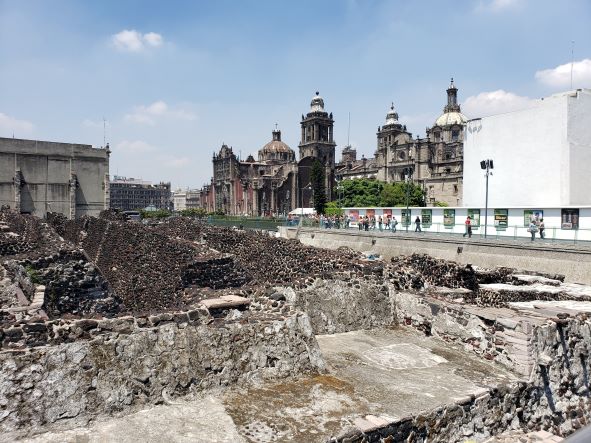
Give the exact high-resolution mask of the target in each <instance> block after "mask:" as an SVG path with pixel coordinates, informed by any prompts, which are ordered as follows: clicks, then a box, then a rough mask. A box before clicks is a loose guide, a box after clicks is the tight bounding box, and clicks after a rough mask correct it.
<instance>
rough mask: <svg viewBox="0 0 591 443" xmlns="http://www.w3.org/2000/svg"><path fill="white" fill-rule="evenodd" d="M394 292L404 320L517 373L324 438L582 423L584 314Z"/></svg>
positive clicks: (564, 430)
mask: <svg viewBox="0 0 591 443" xmlns="http://www.w3.org/2000/svg"><path fill="white" fill-rule="evenodd" d="M393 297H394V298H395V305H396V308H397V311H398V315H399V318H400V319H403V320H404V323H405V324H407V325H411V326H414V327H418V328H419V329H422V330H423V331H425V332H426V333H428V334H433V335H438V336H440V337H441V338H442V339H444V340H452V341H456V342H464V343H466V345H467V346H468V347H470V348H472V349H474V350H476V351H477V352H478V353H479V354H481V355H482V356H483V357H484V358H487V359H494V360H496V361H499V362H500V363H504V364H505V365H507V366H509V367H514V368H515V369H517V370H518V372H521V373H522V374H523V375H524V380H523V381H520V382H515V383H511V384H509V385H507V386H498V387H495V388H490V389H483V391H482V392H480V393H478V394H477V395H474V396H470V397H467V398H465V399H463V400H460V401H458V402H456V403H453V404H450V405H445V406H441V407H439V408H437V409H435V410H431V411H425V412H423V413H420V414H418V415H416V416H413V417H405V418H401V419H396V420H391V419H390V420H388V418H387V417H378V418H377V419H378V420H376V419H372V418H371V417H365V418H361V420H357V421H356V422H355V426H352V427H349V428H347V429H344V430H343V431H342V432H341V434H339V435H338V436H336V437H333V438H331V439H330V440H328V441H330V442H339V443H340V442H342V443H345V442H347V443H353V442H360V443H361V442H384V443H385V442H392V441H423V440H424V439H428V441H430V442H464V441H466V440H469V439H471V440H480V439H483V438H487V437H490V436H491V435H495V434H498V433H501V432H504V431H506V430H511V429H513V430H516V429H522V430H525V431H529V432H533V431H539V430H547V431H550V432H552V433H553V434H555V435H558V436H565V435H569V434H571V433H572V432H574V431H576V430H577V429H579V428H581V427H584V426H586V425H587V424H588V420H589V418H590V417H591V398H590V386H589V371H591V364H590V361H589V356H590V352H591V321H590V320H589V319H588V317H587V316H586V315H585V314H581V315H580V316H578V317H577V318H566V319H565V318H563V319H561V318H554V319H550V320H549V319H542V318H541V317H539V318H538V319H535V318H534V317H533V316H532V317H531V318H529V319H527V318H515V317H516V316H515V311H511V310H509V309H505V310H500V309H496V310H495V309H494V308H491V309H489V310H484V311H483V310H481V309H480V310H476V309H474V308H470V309H468V308H466V309H461V307H459V306H453V305H452V304H449V303H447V302H442V301H440V300H436V299H433V298H429V297H424V296H418V295H416V294H408V293H395V294H393ZM472 309H474V310H473V311H472ZM511 312H513V318H511V315H510V313H511ZM507 314H509V315H507ZM492 346H494V349H495V351H496V352H497V354H496V355H493V353H494V352H495V351H493V348H492ZM503 348H504V349H503ZM383 420H386V421H388V424H386V425H384V424H383V423H382V422H383Z"/></svg>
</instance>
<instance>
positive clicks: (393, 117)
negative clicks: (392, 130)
mask: <svg viewBox="0 0 591 443" xmlns="http://www.w3.org/2000/svg"><path fill="white" fill-rule="evenodd" d="M398 124H400V123H398V113H397V112H396V111H395V110H394V103H392V106H390V110H389V111H388V114H386V124H385V125H384V126H389V125H398Z"/></svg>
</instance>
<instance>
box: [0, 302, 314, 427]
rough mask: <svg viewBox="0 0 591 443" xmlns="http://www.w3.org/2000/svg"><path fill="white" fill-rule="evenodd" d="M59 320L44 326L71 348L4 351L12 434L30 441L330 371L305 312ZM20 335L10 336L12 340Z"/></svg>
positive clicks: (6, 420) (5, 420)
mask: <svg viewBox="0 0 591 443" xmlns="http://www.w3.org/2000/svg"><path fill="white" fill-rule="evenodd" d="M56 323H57V322H48V323H47V324H39V328H43V329H44V331H41V332H42V333H44V334H46V335H47V334H48V326H49V327H50V329H51V330H52V331H56V330H59V331H62V334H61V336H62V337H64V340H63V341H64V342H63V343H61V344H58V345H53V346H39V347H33V348H31V347H28V348H22V349H20V350H4V351H2V352H0V406H1V407H2V408H1V410H0V434H3V435H4V436H5V437H7V436H11V437H15V438H16V437H19V436H22V435H30V434H32V433H34V432H36V431H38V430H41V427H42V426H43V425H47V424H54V428H58V429H59V428H65V427H72V426H83V425H85V424H86V423H87V422H88V421H89V420H90V419H91V418H95V417H96V416H97V415H101V414H110V415H113V414H117V413H118V412H124V411H125V412H126V413H127V412H129V411H130V408H136V407H141V405H145V404H150V403H152V404H154V403H162V402H163V401H166V400H167V398H168V396H170V397H174V396H177V395H183V394H186V393H189V392H191V391H194V390H201V389H205V388H211V387H215V386H220V385H228V384H232V383H240V382H246V381H249V380H251V379H256V378H260V379H274V378H282V377H287V376H291V375H297V374H301V373H306V372H311V371H320V370H323V369H324V361H323V359H322V357H321V354H320V349H319V347H318V343H317V342H316V339H315V338H314V334H313V331H312V328H311V325H310V322H309V319H308V317H307V316H306V315H305V314H301V313H299V314H296V315H293V316H291V317H288V318H285V319H284V318H281V317H277V319H274V320H273V319H267V320H265V318H264V316H261V317H259V318H258V319H257V318H256V317H249V320H248V322H246V321H245V322H241V321H233V322H232V321H224V320H221V319H218V320H213V319H211V318H205V317H204V316H203V315H201V314H200V313H199V312H198V311H191V312H189V313H187V312H184V313H176V314H170V313H167V314H160V315H159V316H153V317H148V318H133V317H129V318H125V319H121V318H119V319H113V320H101V321H96V320H79V321H76V322H71V323H68V322H65V321H62V323H60V324H56ZM204 323H207V324H204ZM13 329H14V330H15V329H16V328H11V329H9V330H5V331H4V332H3V334H4V336H5V338H6V337H7V336H8V335H10V331H11V330H13ZM30 332H31V331H21V333H25V334H30ZM7 333H8V335H7ZM58 335H60V334H58ZM74 337H78V339H77V340H76V341H74V342H70V343H68V341H72V340H73V339H74ZM9 433H10V434H9Z"/></svg>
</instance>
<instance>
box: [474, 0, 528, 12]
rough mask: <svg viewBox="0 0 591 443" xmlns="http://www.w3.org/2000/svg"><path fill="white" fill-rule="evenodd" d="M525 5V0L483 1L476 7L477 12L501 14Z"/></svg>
mask: <svg viewBox="0 0 591 443" xmlns="http://www.w3.org/2000/svg"><path fill="white" fill-rule="evenodd" d="M521 3H523V0H481V1H480V2H478V3H477V5H476V10H477V11H492V12H500V11H505V10H507V9H512V8H514V7H516V6H518V5H520V4H521Z"/></svg>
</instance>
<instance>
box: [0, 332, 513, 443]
mask: <svg viewBox="0 0 591 443" xmlns="http://www.w3.org/2000/svg"><path fill="white" fill-rule="evenodd" d="M317 339H318V342H319V344H320V348H321V350H322V352H323V354H324V357H325V359H326V361H327V363H328V365H329V369H328V372H327V373H326V374H321V375H317V376H310V377H303V378H297V379H288V380H285V381H282V382H273V383H262V384H258V385H256V386H252V387H249V388H242V389H241V388H238V387H233V388H230V389H227V390H225V391H223V392H220V393H219V396H215V397H214V396H206V397H201V396H200V397H196V398H194V399H192V400H188V399H184V400H179V401H174V404H171V405H166V406H157V407H154V408H151V409H146V410H143V411H140V412H137V413H134V414H130V415H128V416H126V417H123V418H116V419H111V420H107V421H99V422H97V423H95V424H94V425H92V426H91V427H90V428H87V429H75V430H71V431H67V432H64V433H50V434H44V435H40V436H39V437H37V438H35V439H31V440H28V441H30V442H42V441H43V442H46V441H47V442H72V443H74V442H76V443H78V442H89V443H91V442H111V441H113V442H114V441H117V442H140V441H141V442H160V441H163V439H164V438H165V439H166V440H167V441H175V442H189V441H191V442H201V441H203V442H205V441H208V442H230V441H232V442H236V441H238V442H239V441H244V442H272V441H301V442H304V441H305V442H316V441H318V442H322V441H325V440H326V439H327V438H329V437H330V436H331V435H333V436H334V435H336V434H338V433H339V432H341V430H342V429H343V428H346V427H347V426H357V427H360V428H363V429H366V430H367V429H370V428H373V429H375V428H377V427H379V425H385V424H387V423H389V422H392V421H395V420H399V419H401V418H403V417H406V416H409V415H413V414H417V413H419V412H421V411H425V410H430V409H433V408H436V407H438V406H442V405H445V404H449V403H454V402H457V401H462V399H465V398H470V397H471V396H479V395H481V394H483V393H485V392H488V389H489V388H491V387H496V386H498V385H500V384H505V383H508V382H511V381H515V380H517V379H518V376H517V375H516V374H513V373H512V372H510V371H508V370H505V369H503V368H502V367H501V366H498V365H494V364H492V363H489V362H486V361H483V360H481V359H479V358H478V357H477V356H474V355H472V354H469V353H466V352H464V351H463V350H462V349H460V348H458V347H453V346H451V347H450V346H448V345H446V344H445V343H444V342H442V341H440V340H437V339H435V338H429V337H425V336H424V334H421V333H419V332H417V331H413V330H412V329H407V328H397V329H381V330H373V331H354V332H346V333H342V334H332V335H324V336H318V337H317ZM1 440H2V437H0V441H1Z"/></svg>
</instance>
